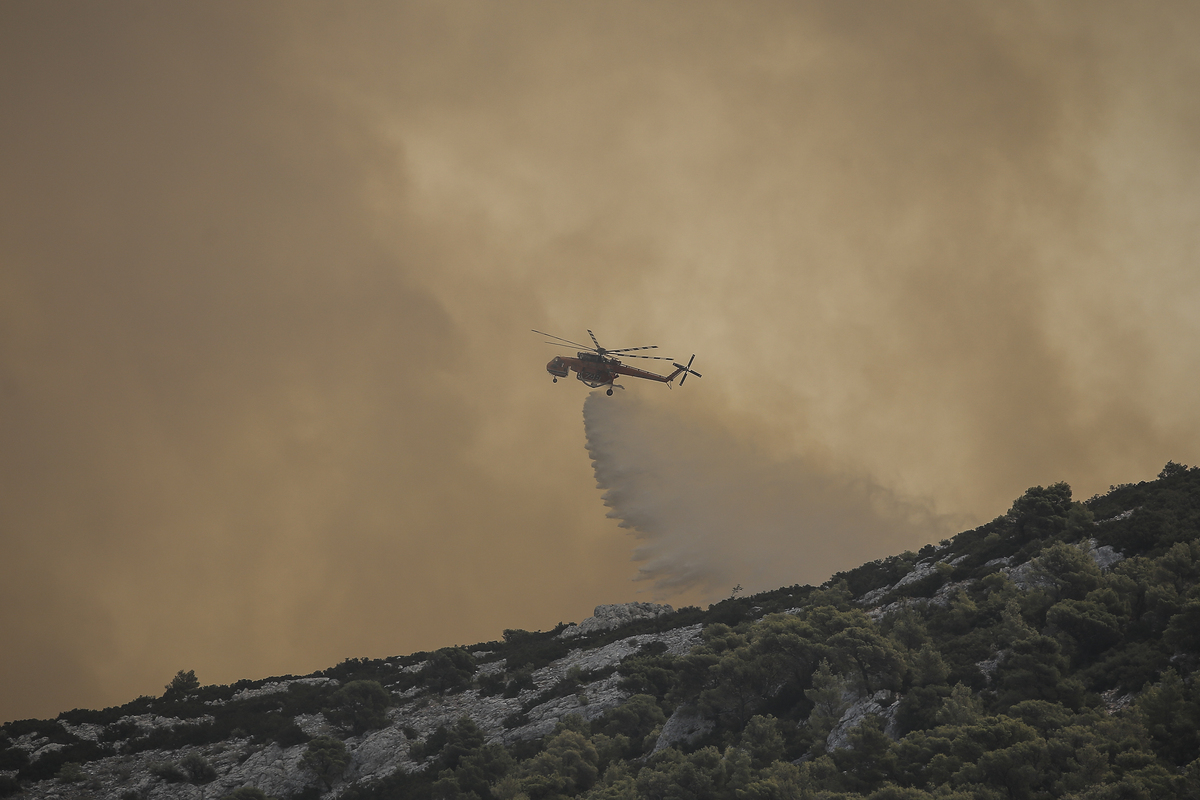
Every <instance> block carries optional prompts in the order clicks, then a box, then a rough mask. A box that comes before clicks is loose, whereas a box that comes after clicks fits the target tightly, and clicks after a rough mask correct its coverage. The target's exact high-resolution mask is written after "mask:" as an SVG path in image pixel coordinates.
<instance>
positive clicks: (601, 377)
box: [546, 353, 682, 389]
mask: <svg viewBox="0 0 1200 800" xmlns="http://www.w3.org/2000/svg"><path fill="white" fill-rule="evenodd" d="M546 371H547V372H549V373H550V374H551V375H553V376H555V378H556V379H557V378H565V377H567V374H568V372H569V371H574V372H575V377H576V378H577V379H579V380H580V381H581V382H582V383H583V384H584V385H585V386H590V387H592V388H593V389H598V388H599V387H601V386H611V385H612V383H613V381H615V380H616V379H617V377H618V376H620V375H628V376H629V377H631V378H643V379H645V380H649V381H658V382H659V383H670V382H671V381H673V380H674V379H675V376H676V375H678V374H679V373H680V372H682V370H680V369H678V368H677V369H676V370H675V371H674V372H672V373H671V374H670V375H659V374H657V373H654V372H649V371H647V370H644V369H638V368H637V367H630V366H628V365H626V364H622V363H621V362H620V361H619V360H617V359H615V358H612V357H606V356H601V355H597V354H596V353H577V354H576V357H575V358H571V357H570V356H555V357H554V358H552V359H550V362H549V363H548V364H546Z"/></svg>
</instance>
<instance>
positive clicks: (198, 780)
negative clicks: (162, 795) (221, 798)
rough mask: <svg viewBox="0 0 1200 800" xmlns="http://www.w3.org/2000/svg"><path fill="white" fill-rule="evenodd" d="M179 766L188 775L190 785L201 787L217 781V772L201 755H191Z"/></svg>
mask: <svg viewBox="0 0 1200 800" xmlns="http://www.w3.org/2000/svg"><path fill="white" fill-rule="evenodd" d="M179 766H180V767H182V768H183V771H184V772H186V773H187V777H188V783H192V784H195V785H197V786H199V785H201V784H205V783H212V782H213V781H215V780H216V779H217V771H216V770H215V769H213V766H212V764H209V763H208V760H207V759H206V758H204V756H202V755H200V754H199V753H189V754H188V755H187V756H185V757H184V759H183V761H180V762H179Z"/></svg>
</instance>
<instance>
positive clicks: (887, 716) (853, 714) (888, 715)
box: [825, 689, 900, 750]
mask: <svg viewBox="0 0 1200 800" xmlns="http://www.w3.org/2000/svg"><path fill="white" fill-rule="evenodd" d="M899 710H900V700H899V698H898V697H896V696H895V695H894V694H893V693H892V692H889V691H887V690H886V689H881V690H879V691H878V692H876V693H875V694H873V695H871V696H870V697H864V698H862V699H860V700H858V701H857V702H855V703H854V704H853V705H851V706H850V707H849V708H847V709H846V711H845V713H843V714H842V718H841V719H840V720H838V723H837V725H834V726H833V730H831V731H830V732H829V737H828V738H827V739H826V740H825V748H826V749H827V750H843V749H845V748H847V747H849V746H850V732H851V731H853V730H854V729H855V728H857V727H858V726H859V725H861V724H862V723H863V720H865V719H866V718H867V717H869V716H875V717H879V718H880V719H881V720H882V721H883V723H884V727H883V731H884V733H886V734H887V735H888V736H889V737H891V738H892V739H896V738H898V736H897V733H898V731H897V726H896V712H897V711H899Z"/></svg>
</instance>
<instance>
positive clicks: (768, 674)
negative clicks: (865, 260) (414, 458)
mask: <svg viewBox="0 0 1200 800" xmlns="http://www.w3.org/2000/svg"><path fill="white" fill-rule="evenodd" d="M1198 540H1200V469H1196V468H1188V467H1185V466H1182V465H1178V464H1174V463H1172V462H1169V463H1168V464H1167V466H1166V467H1165V468H1164V469H1163V471H1162V472H1161V473H1160V475H1159V477H1158V479H1157V480H1155V481H1151V482H1142V483H1139V484H1125V485H1122V486H1114V487H1112V488H1111V490H1110V491H1109V492H1108V493H1107V494H1105V495H1103V496H1096V497H1093V498H1090V499H1089V500H1087V501H1085V502H1083V503H1080V502H1076V501H1074V500H1072V498H1071V493H1070V487H1069V486H1067V484H1065V483H1059V484H1054V485H1052V486H1049V487H1033V488H1031V489H1030V490H1029V491H1027V492H1026V493H1025V494H1024V495H1022V497H1020V498H1018V499H1017V500H1016V501H1015V502H1014V503H1013V506H1012V508H1011V509H1010V510H1009V511H1008V512H1007V513H1006V514H1004V515H1002V516H1000V517H997V518H996V519H995V520H993V521H992V522H989V523H987V524H985V525H982V526H979V527H978V528H975V529H973V530H970V531H964V532H962V533H960V534H957V535H956V536H954V537H952V538H951V539H947V540H944V541H943V542H941V543H940V544H937V545H927V546H926V547H924V548H922V549H921V550H919V551H917V552H915V553H913V552H906V553H902V554H899V555H896V556H890V557H888V558H885V559H879V560H876V561H872V562H868V563H866V564H863V565H861V566H860V567H857V568H855V569H852V570H847V571H845V572H841V573H838V574H836V575H834V576H833V577H832V578H831V579H830V580H829V581H827V582H826V583H825V584H823V585H821V586H819V587H814V586H800V585H795V586H790V587H783V588H780V589H776V590H772V591H769V592H762V593H759V594H756V595H753V596H749V597H731V598H729V599H727V600H724V601H721V602H719V603H715V604H713V605H711V606H709V607H708V609H704V610H702V609H699V608H695V607H688V608H682V609H678V610H675V609H670V610H666V609H669V607H661V606H658V607H654V608H649V607H643V606H649V605H650V604H628V606H638V607H637V608H631V607H627V605H618V606H612V607H608V610H607V611H602V609H604V608H605V607H598V608H597V616H596V617H594V618H592V620H591V621H584V622H583V623H581V624H580V625H574V626H567V625H563V624H560V625H559V626H558V627H556V628H555V629H553V630H551V631H546V632H528V631H520V630H508V631H505V633H504V637H503V639H501V640H496V641H493V642H485V643H480V644H477V645H473V646H469V647H456V648H443V649H441V650H438V651H433V652H422V653H413V654H410V655H407V656H399V657H392V658H387V659H347V660H346V661H344V662H342V663H341V664H339V665H336V666H334V667H330V668H329V669H326V670H321V671H319V672H316V673H312V674H310V675H307V676H299V677H297V676H279V677H274V678H267V679H262V680H258V681H239V682H237V683H235V684H232V685H229V686H200V685H199V684H198V681H196V680H195V677H194V675H190V674H187V673H182V672H181V673H180V675H178V676H176V680H174V681H172V683H171V685H170V686H169V687H168V688H167V691H166V693H165V694H164V695H163V696H162V697H159V698H149V697H144V698H138V699H137V700H134V701H132V702H130V703H127V704H125V705H124V706H120V707H113V708H110V709H104V710H100V711H88V710H81V709H76V710H73V711H69V712H63V713H62V714H60V715H59V716H58V717H57V718H56V719H54V720H19V721H15V722H11V723H7V724H6V725H4V726H3V727H2V728H0V730H2V731H3V733H2V734H0V795H4V796H8V795H21V796H26V797H31V798H32V797H100V798H113V799H114V800H117V799H120V800H155V799H156V798H167V797H171V798H176V797H179V798H184V797H187V798H191V797H196V798H203V797H214V798H215V797H223V796H227V795H236V794H237V793H238V792H241V793H242V796H246V797H249V796H258V795H257V794H255V792H262V793H265V794H269V795H273V796H279V797H285V798H317V797H347V798H352V799H353V798H360V797H361V798H368V797H431V798H432V797H454V798H463V800H469V798H471V797H472V795H473V796H474V797H475V798H479V799H480V800H486V798H488V797H494V798H504V800H511V799H515V798H520V797H522V796H524V797H528V798H532V800H538V798H544V797H545V798H549V797H593V798H600V797H655V798H657V797H663V798H667V797H681V798H682V797H697V798H699V797H713V798H723V797H730V798H737V799H738V800H742V799H743V798H746V797H751V798H754V797H781V798H782V797H796V798H806V797H813V798H816V797H830V798H832V797H846V798H851V797H868V798H871V800H886V798H893V797H894V798H924V797H934V796H938V797H957V796H961V797H978V798H991V797H1020V798H1026V797H1028V798H1034V797H1084V796H1087V797H1107V796H1113V797H1125V796H1155V797H1196V796H1197V795H1196V792H1197V791H1200V789H1197V788H1196V787H1200V758H1198V756H1200V741H1197V735H1196V732H1195V729H1196V727H1197V726H1196V723H1197V722H1200V692H1198V691H1197V689H1196V686H1195V681H1194V677H1193V674H1194V672H1195V670H1196V668H1197V666H1198V656H1197V653H1198V651H1200V647H1198V645H1200V642H1198V641H1197V638H1198V637H1200V589H1198V588H1197V586H1198V579H1200V541H1198ZM606 614H607V615H608V619H607V622H612V623H613V624H611V625H609V624H607V622H606V619H604V616H605V615H606ZM597 620H599V621H597ZM1076 728H1079V729H1084V730H1090V731H1091V733H1088V734H1087V735H1085V734H1084V733H1080V732H1078V731H1076V730H1075V729H1076ZM1097 732H1099V733H1097ZM1089 736H1090V737H1091V738H1088V737H1089ZM1072 737H1073V738H1072ZM688 786H690V787H691V788H687V787H688ZM1146 792H1150V794H1146Z"/></svg>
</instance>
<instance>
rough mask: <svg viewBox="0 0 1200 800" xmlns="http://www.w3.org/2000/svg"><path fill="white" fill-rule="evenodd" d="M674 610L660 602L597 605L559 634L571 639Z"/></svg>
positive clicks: (652, 617)
mask: <svg viewBox="0 0 1200 800" xmlns="http://www.w3.org/2000/svg"><path fill="white" fill-rule="evenodd" d="M674 610H675V609H673V608H671V607H670V606H669V605H666V604H660V603H615V604H612V605H603V606H596V609H595V610H594V611H593V612H592V616H590V617H588V618H587V619H585V620H584V621H583V622H581V623H579V624H578V625H568V626H567V627H566V628H564V629H563V631H562V633H560V634H559V636H561V637H562V638H564V639H570V638H572V637H574V636H583V635H585V634H589V633H595V632H597V631H608V630H612V629H613V628H619V627H621V626H622V625H628V624H629V623H631V622H636V621H637V620H640V619H654V618H655V617H660V616H662V615H663V614H670V613H671V612H672V611H674Z"/></svg>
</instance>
